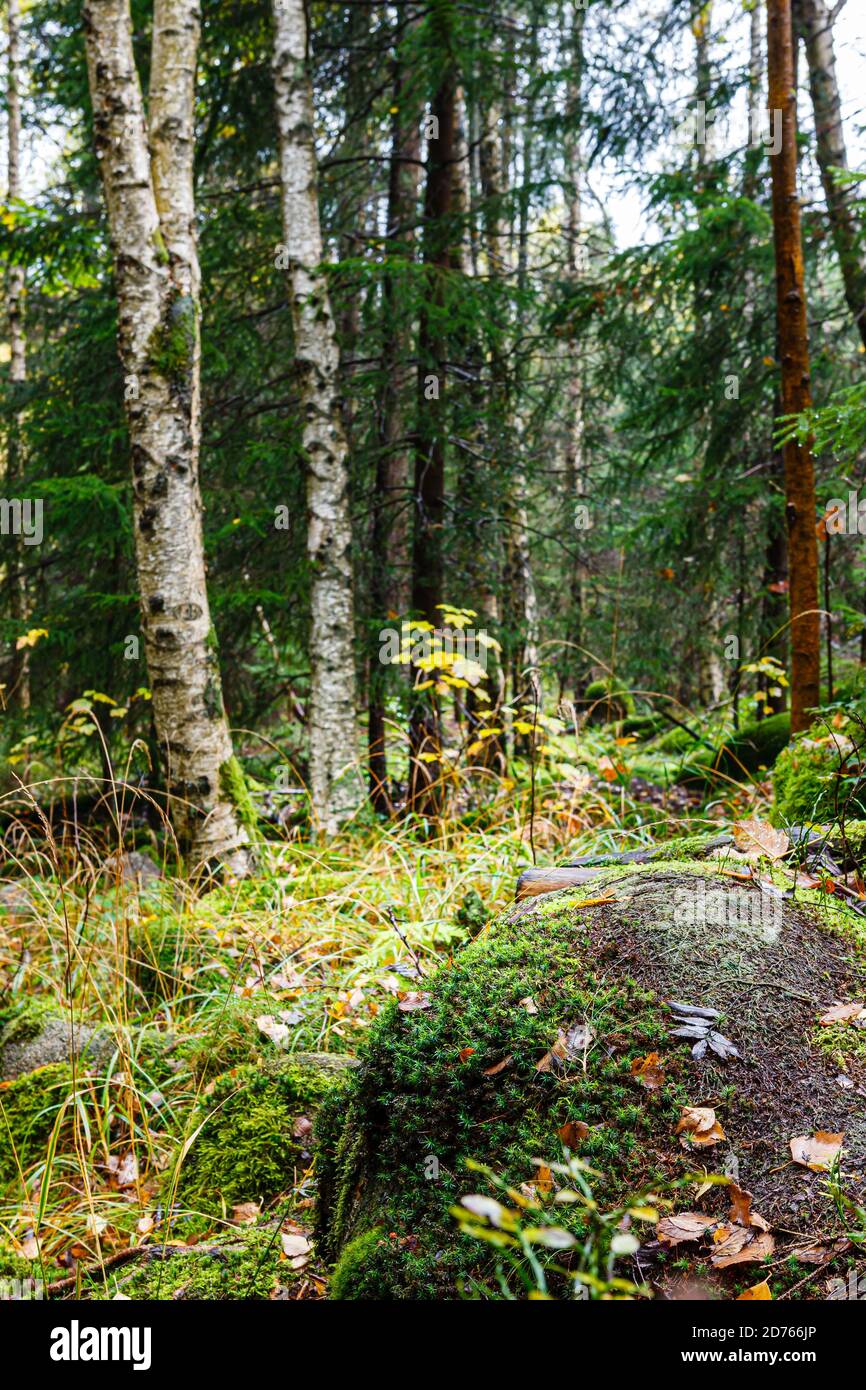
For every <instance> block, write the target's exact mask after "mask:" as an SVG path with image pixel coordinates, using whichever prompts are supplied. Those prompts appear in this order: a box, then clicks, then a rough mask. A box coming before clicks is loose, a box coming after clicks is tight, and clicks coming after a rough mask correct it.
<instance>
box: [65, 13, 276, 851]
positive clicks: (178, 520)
mask: <svg viewBox="0 0 866 1390" xmlns="http://www.w3.org/2000/svg"><path fill="white" fill-rule="evenodd" d="M83 15H84V32H85V38H86V45H87V70H88V80H89V86H90V98H91V104H92V107H93V131H94V143H95V153H96V158H97V160H98V161H99V167H100V170H101V174H102V182H103V187H104V193H105V203H106V209H107V214H108V225H109V232H110V237H111V247H112V252H113V257H114V274H115V282H116V293H117V303H118V343H119V351H120V359H121V364H122V368H123V372H124V397H125V402H126V419H127V425H128V430H129V437H130V445H131V454H132V479H133V503H134V506H133V514H134V526H135V551H136V567H137V574H138V586H139V596H140V600H141V619H142V631H143V635H144V644H145V652H146V657H147V667H148V674H149V680H150V687H151V690H152V695H153V715H154V724H155V727H156V733H157V737H158V739H159V742H160V745H161V747H162V749H163V751H164V755H165V760H166V770H167V784H168V788H169V792H170V796H171V812H172V819H173V823H174V825H175V827H176V829H177V832H178V836H179V839H180V841H181V844H182V845H183V846H184V848H186V849H188V851H189V853H190V858H191V862H192V864H193V865H200V864H203V863H209V862H211V861H215V860H220V861H222V862H223V863H225V864H226V865H227V866H229V867H230V868H232V869H233V870H234V871H235V872H244V871H246V870H247V869H248V867H249V865H250V851H249V837H248V833H247V829H246V827H245V825H244V816H243V810H242V808H243V804H244V799H245V798H244V793H243V778H242V774H241V772H240V768H239V766H238V764H237V762H236V761H235V759H234V756H233V753H232V745H231V739H230V735H229V729H228V724H227V721H226V716H225V710H224V707H223V698H222V687H221V682H220V670H219V660H218V656H217V644H216V639H215V636H214V630H213V627H212V624H211V619H210V611H209V607H208V595H207V586H206V581H205V561H204V546H203V540H202V506H201V496H200V491H199V435H200V400H199V299H198V293H199V268H198V257H197V251H196V236H195V206H194V194H193V154H194V126H193V118H194V89H195V65H196V53H197V47H198V39H199V11H198V7H197V4H196V3H195V0H155V4H154V12H153V45H152V54H151V85H150V113H149V121H148V120H146V118H145V112H144V102H143V98H142V91H141V84H140V81H139V77H138V72H137V70H136V66H135V59H134V56H133V49H132V25H131V19H130V10H129V0H85V3H84V9H83Z"/></svg>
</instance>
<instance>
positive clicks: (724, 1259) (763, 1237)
mask: <svg viewBox="0 0 866 1390" xmlns="http://www.w3.org/2000/svg"><path fill="white" fill-rule="evenodd" d="M729 1229H731V1230H732V1232H733V1234H732V1235H731V1236H730V1237H729V1238H728V1240H723V1241H721V1242H720V1243H719V1244H718V1246H717V1248H716V1249H715V1250H714V1251H713V1253H712V1255H711V1256H710V1262H711V1263H712V1264H713V1265H715V1267H716V1269H727V1268H728V1266H729V1265H744V1264H751V1263H752V1262H753V1261H755V1260H763V1259H766V1257H767V1256H768V1255H772V1253H773V1251H774V1250H775V1248H776V1242H775V1241H774V1240H773V1237H772V1236H771V1235H770V1232H769V1231H759V1232H758V1234H757V1235H756V1236H752V1237H751V1238H750V1233H749V1232H748V1231H747V1230H745V1229H744V1227H742V1226H734V1227H731V1228H729ZM741 1237H745V1241H744V1240H743V1239H741Z"/></svg>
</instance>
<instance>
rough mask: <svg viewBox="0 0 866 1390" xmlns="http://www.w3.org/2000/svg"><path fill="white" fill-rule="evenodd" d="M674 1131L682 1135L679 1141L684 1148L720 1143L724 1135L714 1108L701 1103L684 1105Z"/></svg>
mask: <svg viewBox="0 0 866 1390" xmlns="http://www.w3.org/2000/svg"><path fill="white" fill-rule="evenodd" d="M674 1133H675V1134H679V1135H682V1138H681V1139H680V1143H681V1144H682V1146H683V1148H684V1149H688V1148H690V1147H691V1146H692V1145H694V1146H695V1147H696V1148H700V1149H703V1148H706V1147H707V1146H708V1145H710V1144H718V1143H720V1142H721V1140H722V1139H724V1137H725V1131H724V1130H723V1129H722V1126H721V1125H720V1124H719V1122H718V1120H717V1119H716V1112H715V1110H711V1109H710V1107H709V1106H702V1105H684V1106H683V1108H682V1112H681V1114H680V1119H679V1124H678V1125H677V1127H676V1129H675V1131H674Z"/></svg>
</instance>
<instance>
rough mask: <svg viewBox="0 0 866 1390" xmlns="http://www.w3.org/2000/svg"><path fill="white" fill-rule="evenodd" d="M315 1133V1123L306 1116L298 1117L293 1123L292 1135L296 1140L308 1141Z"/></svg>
mask: <svg viewBox="0 0 866 1390" xmlns="http://www.w3.org/2000/svg"><path fill="white" fill-rule="evenodd" d="M312 1132H313V1122H312V1120H309V1119H308V1118H307V1116H306V1115H298V1117H297V1119H296V1120H294V1121H293V1122H292V1135H293V1137H294V1138H295V1139H308V1138H309V1136H310V1135H311V1134H312Z"/></svg>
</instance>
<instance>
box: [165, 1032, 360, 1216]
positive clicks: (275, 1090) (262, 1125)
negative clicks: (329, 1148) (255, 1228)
mask: <svg viewBox="0 0 866 1390" xmlns="http://www.w3.org/2000/svg"><path fill="white" fill-rule="evenodd" d="M330 1060H331V1059H330V1058H327V1061H328V1062H329V1061H330ZM344 1070H348V1068H345V1069H344V1068H343V1067H342V1066H339V1065H338V1066H337V1067H336V1068H334V1067H331V1066H329V1065H327V1064H322V1062H321V1061H320V1060H319V1059H318V1058H316V1054H313V1060H310V1059H309V1058H308V1059H307V1060H305V1061H299V1060H297V1059H290V1058H289V1059H280V1060H277V1061H274V1062H270V1063H268V1064H266V1065H260V1066H256V1065H252V1064H247V1065H245V1066H241V1067H235V1068H233V1069H232V1070H231V1071H229V1072H226V1073H224V1075H222V1076H220V1077H218V1078H217V1080H216V1082H215V1083H213V1087H212V1089H211V1091H210V1094H209V1095H207V1096H204V1097H203V1098H202V1100H201V1102H200V1104H199V1106H198V1107H197V1109H196V1110H195V1111H194V1112H193V1115H192V1117H191V1118H190V1120H189V1121H188V1123H187V1124H186V1126H185V1129H184V1134H183V1135H182V1136H180V1137H179V1138H180V1142H181V1150H180V1154H179V1158H178V1162H177V1164H176V1165H175V1167H174V1169H173V1170H172V1171H171V1172H170V1173H169V1174H168V1176H167V1179H166V1184H165V1190H166V1196H167V1198H169V1199H170V1200H171V1201H172V1202H173V1203H175V1204H176V1205H177V1206H179V1207H180V1208H181V1209H182V1210H183V1211H186V1212H191V1213H204V1214H208V1215H223V1214H225V1213H226V1212H227V1211H230V1209H231V1207H232V1206H233V1205H234V1204H235V1203H236V1202H247V1201H260V1202H268V1201H270V1200H271V1198H273V1197H276V1196H278V1195H279V1194H280V1193H281V1192H285V1191H287V1190H288V1189H289V1188H291V1187H292V1185H293V1183H294V1182H295V1181H296V1179H297V1177H298V1175H299V1173H300V1172H301V1171H303V1170H304V1169H305V1168H306V1167H308V1166H309V1163H310V1160H311V1156H312V1153H311V1151H312V1131H311V1120H312V1116H313V1114H314V1113H315V1111H316V1109H317V1108H318V1106H319V1105H320V1104H321V1102H322V1100H323V1098H324V1097H325V1095H326V1094H327V1093H328V1091H330V1090H331V1089H332V1088H333V1087H334V1086H335V1085H336V1084H337V1082H338V1080H339V1078H340V1077H342V1076H343V1074H344ZM308 1122H310V1123H308Z"/></svg>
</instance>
